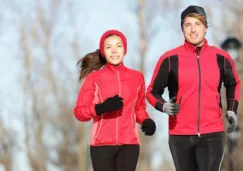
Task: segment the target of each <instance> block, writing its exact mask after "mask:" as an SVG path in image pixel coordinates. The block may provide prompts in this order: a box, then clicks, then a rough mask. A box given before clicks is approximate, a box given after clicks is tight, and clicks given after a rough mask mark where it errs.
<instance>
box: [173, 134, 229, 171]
mask: <svg viewBox="0 0 243 171" xmlns="http://www.w3.org/2000/svg"><path fill="white" fill-rule="evenodd" d="M224 145H225V134H224V132H216V133H210V134H204V135H201V136H200V137H199V136H187V135H170V136H169V146H170V151H171V154H172V158H173V161H174V164H175V168H176V171H219V170H220V167H221V162H222V159H223V155H224Z"/></svg>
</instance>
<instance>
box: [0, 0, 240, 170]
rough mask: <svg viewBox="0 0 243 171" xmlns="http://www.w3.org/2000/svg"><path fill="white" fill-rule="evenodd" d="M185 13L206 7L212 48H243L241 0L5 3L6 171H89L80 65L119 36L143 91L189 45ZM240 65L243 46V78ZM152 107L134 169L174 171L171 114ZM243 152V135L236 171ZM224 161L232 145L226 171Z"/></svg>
mask: <svg viewBox="0 0 243 171" xmlns="http://www.w3.org/2000/svg"><path fill="white" fill-rule="evenodd" d="M188 5H200V6H203V7H204V8H205V10H206V12H207V15H208V23H209V26H210V27H209V29H208V33H207V36H206V38H207V39H208V41H209V44H211V45H216V46H219V45H220V44H221V43H222V41H224V39H226V38H227V36H230V35H231V36H232V35H233V36H236V37H237V38H238V39H239V40H241V42H243V1H242V0H234V1H232V0H213V1H212V0H201V1H199V0H187V1H186V0H102V1H101V0H0V59H1V60H0V75H1V76H0V77H1V81H0V171H91V170H92V168H91V165H90V158H89V146H88V144H89V131H90V124H91V123H90V122H87V123H81V122H78V121H77V120H76V119H75V117H74V116H73V113H72V110H73V107H74V105H75V102H76V97H77V93H78V91H79V86H80V85H79V82H78V68H77V67H76V62H77V61H78V60H79V59H80V58H81V57H82V56H83V55H84V54H86V53H89V52H92V51H94V50H96V49H97V48H98V43H99V39H100V36H101V35H102V33H103V32H105V31H106V30H108V29H118V30H121V31H122V32H123V33H124V34H125V35H126V37H127V39H128V53H127V55H126V57H125V65H127V66H128V67H131V68H134V69H137V70H140V71H142V72H143V73H144V75H145V79H146V86H147V85H148V84H149V81H150V79H151V75H152V73H153V69H154V66H155V64H156V62H157V60H158V59H159V57H160V55H162V54H163V53H164V52H165V51H166V50H169V49H171V48H174V47H176V46H178V45H180V44H182V43H183V41H184V39H183V34H182V31H181V28H180V14H181V11H182V10H184V9H185V8H186V7H187V6H188ZM242 65H243V51H242V48H241V49H240V58H239V59H238V60H237V61H236V68H237V71H238V73H239V74H240V78H241V80H242V77H243V68H242ZM164 97H165V98H168V97H167V93H165V94H164ZM241 97H242V95H241ZM147 108H148V111H149V114H150V115H151V117H152V118H153V119H154V120H155V121H156V124H157V132H156V133H155V135H154V136H153V137H145V136H144V135H143V134H141V136H140V138H141V153H140V157H139V163H138V166H137V170H138V171H162V170H163V171H174V166H173V162H172V158H171V155H170V152H169V147H168V135H167V126H168V125H167V116H166V115H165V114H163V113H160V112H157V111H155V110H154V109H153V108H152V107H151V106H150V105H149V104H148V106H147ZM242 108H243V105H242V103H241V104H240V107H239V119H240V127H242V128H243V126H242V124H243V117H242V115H243V109H242ZM139 127H140V126H139ZM242 153H243V137H241V138H240V141H239V143H238V145H237V149H236V150H235V152H234V153H233V159H234V164H235V168H236V170H235V171H241V170H243V157H242V155H241V154H242ZM228 158H229V156H228V149H227V146H226V149H225V158H224V161H223V163H222V171H226V170H227V168H228Z"/></svg>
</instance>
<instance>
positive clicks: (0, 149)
mask: <svg viewBox="0 0 243 171" xmlns="http://www.w3.org/2000/svg"><path fill="white" fill-rule="evenodd" d="M12 157H13V136H12V133H11V131H9V130H8V129H6V128H5V127H4V125H3V123H2V122H1V121H0V163H1V164H2V165H3V166H4V168H5V170H6V171H11V170H12Z"/></svg>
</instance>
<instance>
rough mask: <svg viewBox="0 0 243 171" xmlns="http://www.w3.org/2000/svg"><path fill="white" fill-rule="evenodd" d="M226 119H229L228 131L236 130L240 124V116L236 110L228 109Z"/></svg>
mask: <svg viewBox="0 0 243 171" xmlns="http://www.w3.org/2000/svg"><path fill="white" fill-rule="evenodd" d="M225 117H226V119H227V120H228V121H229V124H230V125H229V127H228V133H231V132H233V131H234V130H235V128H236V126H237V124H238V118H237V115H236V114H235V112H233V111H229V110H228V111H227V112H226V115H225Z"/></svg>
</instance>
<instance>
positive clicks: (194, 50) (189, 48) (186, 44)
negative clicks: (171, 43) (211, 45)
mask: <svg viewBox="0 0 243 171" xmlns="http://www.w3.org/2000/svg"><path fill="white" fill-rule="evenodd" d="M184 47H185V48H186V49H187V50H189V51H190V52H193V53H196V50H197V47H196V46H194V45H192V44H190V43H189V42H187V41H186V40H185V42H184ZM207 47H208V41H207V39H204V44H203V46H202V49H201V52H202V51H203V50H205V49H206V48H207Z"/></svg>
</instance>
